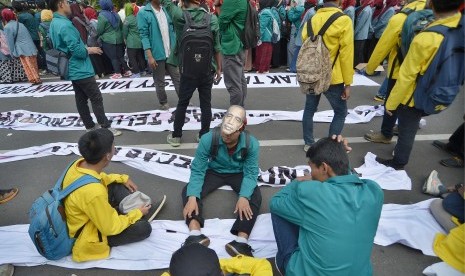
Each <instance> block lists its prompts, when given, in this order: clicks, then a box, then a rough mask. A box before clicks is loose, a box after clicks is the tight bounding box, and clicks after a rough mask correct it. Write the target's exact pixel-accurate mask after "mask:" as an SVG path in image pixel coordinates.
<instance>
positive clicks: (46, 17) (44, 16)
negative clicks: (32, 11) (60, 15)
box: [40, 10, 53, 22]
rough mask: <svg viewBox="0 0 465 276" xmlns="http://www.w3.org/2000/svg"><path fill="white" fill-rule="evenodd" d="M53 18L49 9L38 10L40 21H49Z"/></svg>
mask: <svg viewBox="0 0 465 276" xmlns="http://www.w3.org/2000/svg"><path fill="white" fill-rule="evenodd" d="M52 19H53V12H52V11H51V10H42V11H41V12H40V20H41V21H42V22H50V21H52Z"/></svg>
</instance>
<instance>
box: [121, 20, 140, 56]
mask: <svg viewBox="0 0 465 276" xmlns="http://www.w3.org/2000/svg"><path fill="white" fill-rule="evenodd" d="M123 37H124V39H125V40H126V47H128V48H131V49H141V48H142V42H141V40H140V35H139V29H138V28H137V19H136V17H135V16H134V15H132V14H131V15H129V16H127V17H126V19H124V23H123Z"/></svg>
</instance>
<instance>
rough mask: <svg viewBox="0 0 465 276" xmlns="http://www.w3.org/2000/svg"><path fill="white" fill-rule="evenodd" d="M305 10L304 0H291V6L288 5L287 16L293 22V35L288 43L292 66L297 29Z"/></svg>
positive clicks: (288, 54) (289, 63)
mask: <svg viewBox="0 0 465 276" xmlns="http://www.w3.org/2000/svg"><path fill="white" fill-rule="evenodd" d="M304 11H305V8H304V1H303V0H291V4H290V6H288V7H287V18H288V19H289V21H290V22H291V24H292V26H291V37H290V39H289V43H288V45H287V66H288V67H291V63H292V60H293V58H294V52H295V38H296V36H297V30H298V29H299V27H300V23H301V21H302V14H303V13H304ZM289 70H290V69H289ZM293 73H295V72H293Z"/></svg>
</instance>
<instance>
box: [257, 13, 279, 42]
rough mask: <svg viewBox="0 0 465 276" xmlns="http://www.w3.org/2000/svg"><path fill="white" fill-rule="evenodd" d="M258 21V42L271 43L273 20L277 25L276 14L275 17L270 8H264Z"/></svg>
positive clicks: (277, 17)
mask: <svg viewBox="0 0 465 276" xmlns="http://www.w3.org/2000/svg"><path fill="white" fill-rule="evenodd" d="M258 19H259V22H260V40H261V41H262V42H272V41H271V40H272V36H273V20H276V22H277V23H278V24H279V22H280V19H279V15H278V14H277V13H276V15H275V13H274V12H273V11H272V10H271V9H270V8H266V9H263V10H261V11H260V13H259V15H258Z"/></svg>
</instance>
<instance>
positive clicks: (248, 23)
mask: <svg viewBox="0 0 465 276" xmlns="http://www.w3.org/2000/svg"><path fill="white" fill-rule="evenodd" d="M260 36H261V35H260V21H259V20H258V12H257V10H256V9H255V8H254V7H253V6H252V4H251V3H250V2H249V1H248V3H247V15H246V17H245V25H244V31H242V32H241V40H242V44H244V48H245V49H252V48H255V47H257V44H258V41H259V40H260Z"/></svg>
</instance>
